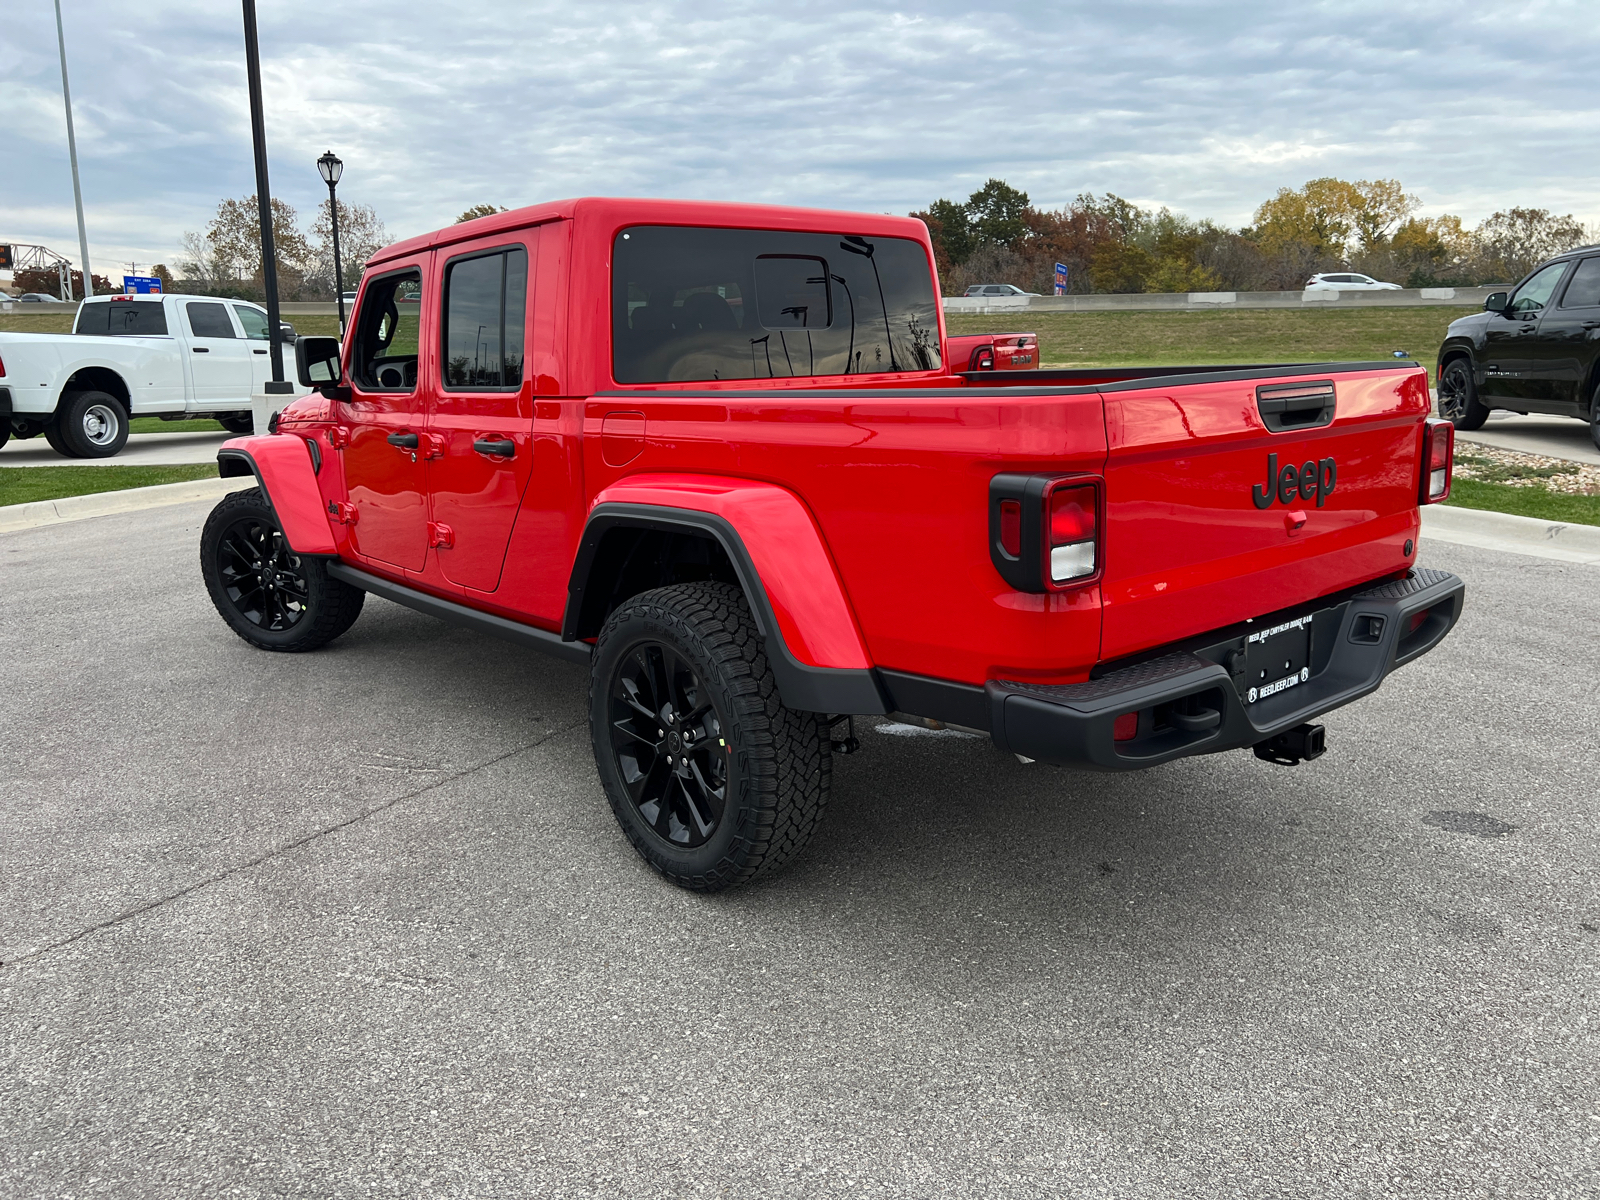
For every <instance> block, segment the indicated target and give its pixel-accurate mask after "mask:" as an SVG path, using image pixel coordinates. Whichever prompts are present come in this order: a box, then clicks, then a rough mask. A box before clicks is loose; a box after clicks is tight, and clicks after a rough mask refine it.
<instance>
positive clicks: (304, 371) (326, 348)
mask: <svg viewBox="0 0 1600 1200" xmlns="http://www.w3.org/2000/svg"><path fill="white" fill-rule="evenodd" d="M294 368H295V374H296V376H298V377H299V380H300V382H301V384H302V385H303V386H305V387H308V388H325V387H337V386H338V383H339V375H340V369H339V339H338V338H331V337H303V338H300V339H299V340H298V341H296V342H295V344H294Z"/></svg>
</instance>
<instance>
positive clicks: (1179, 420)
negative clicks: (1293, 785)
mask: <svg viewBox="0 0 1600 1200" xmlns="http://www.w3.org/2000/svg"><path fill="white" fill-rule="evenodd" d="M360 291H361V295H360V298H359V299H358V301H357V304H356V310H355V314H354V317H353V319H352V321H351V324H350V331H349V333H348V334H347V335H346V337H345V339H344V341H343V343H342V344H341V342H340V341H339V340H338V339H335V338H331V337H304V338H301V339H300V342H299V344H298V345H297V347H296V363H297V371H298V375H299V379H300V381H301V383H302V384H303V385H305V386H308V387H315V388H316V389H317V392H318V394H317V395H313V396H306V397H304V398H302V399H299V400H296V401H295V402H293V403H292V404H290V405H289V406H288V407H287V408H285V409H284V410H283V412H282V413H281V414H280V416H279V419H278V421H277V423H276V426H275V431H274V432H273V433H269V434H262V435H258V436H254V437H244V438H235V439H232V440H230V441H228V442H226V443H224V445H223V447H222V449H221V451H220V453H219V456H218V457H219V462H220V468H221V472H222V474H223V475H253V476H254V477H255V479H256V481H257V485H258V486H256V487H254V488H248V489H245V490H242V491H239V492H237V493H234V494H233V495H232V496H230V497H229V498H227V499H225V500H223V501H222V502H221V503H220V504H219V505H218V506H217V507H216V508H215V510H213V512H212V513H211V516H210V517H209V518H208V520H207V521H206V523H205V527H204V530H203V531H202V534H201V539H200V568H201V571H202V574H203V577H204V580H205V584H206V587H207V589H208V590H209V592H210V595H211V598H212V600H213V602H214V603H215V605H216V608H217V611H218V613H219V614H220V615H221V617H222V619H223V621H225V622H226V623H227V625H228V626H229V627H230V628H231V629H232V630H233V631H234V632H235V633H236V634H238V636H239V637H241V638H242V639H244V640H245V641H246V642H248V643H249V644H251V645H253V646H257V647H259V648H261V649H264V650H277V651H304V650H312V649H314V648H316V647H318V646H321V645H324V644H326V643H327V642H329V641H331V640H332V639H334V638H336V637H338V636H339V635H340V634H341V633H343V632H344V631H345V630H347V629H349V628H350V626H351V624H352V623H353V622H354V621H355V620H356V618H357V616H358V614H359V613H360V611H361V606H362V603H363V601H364V599H365V596H366V594H367V593H369V592H370V593H373V594H375V595H378V596H382V597H386V598H388V599H390V600H394V601H397V602H399V603H401V604H406V605H410V606H411V607H413V608H416V609H419V610H421V611H423V612H427V613H431V614H433V615H435V616H439V617H442V618H444V619H446V620H450V621H454V622H458V623H461V624H464V625H467V626H470V627H473V628H476V629H479V630H481V631H484V632H489V633H493V634H496V635H498V636H501V637H506V638H509V639H511V640H513V641H516V642H518V643H520V644H522V645H525V646H529V647H534V648H538V649H541V650H545V651H548V652H550V653H552V654H555V655H558V656H560V657H562V658H566V659H569V660H572V661H576V662H580V663H583V664H585V665H586V666H587V669H588V671H589V676H590V691H589V696H590V701H589V728H590V737H591V741H592V744H593V748H594V753H595V761H596V764H597V767H598V771H599V779H600V782H601V785H602V787H603V789H604V792H605V795H606V797H607V798H608V799H609V801H610V805H611V808H612V811H613V813H614V814H615V816H616V818H617V820H618V822H619V824H620V825H621V827H622V829H623V831H624V833H625V834H626V836H627V838H628V839H629V840H630V841H631V843H632V844H633V846H634V847H635V848H636V849H637V850H638V852H639V853H640V854H641V856H643V858H644V859H645V860H646V861H647V862H648V863H650V865H651V866H653V867H654V868H655V869H656V870H657V871H659V872H661V873H662V874H663V875H665V876H666V877H668V878H669V879H671V880H672V881H673V882H675V883H677V884H680V885H682V886H684V887H688V888H693V889H696V890H701V891H714V890H716V889H719V888H722V887H726V886H728V885H730V884H736V883H741V882H744V881H746V880H749V879H751V878H753V877H755V876H756V875H758V874H760V873H762V872H766V871H771V870H772V869H774V868H776V867H777V866H779V865H781V864H782V863H783V862H785V861H786V860H789V859H791V858H792V857H793V856H794V855H796V854H797V853H798V852H799V851H800V849H801V848H802V847H803V846H804V845H805V843H806V841H807V840H808V839H809V838H810V837H811V835H812V833H813V831H814V830H815V829H816V827H817V824H818V822H819V821H820V819H821V817H822V813H823V809H824V807H825V806H826V803H827V799H828V789H829V780H830V778H831V772H832V759H833V755H834V754H836V753H848V752H850V751H851V750H852V749H853V748H854V739H853V738H852V736H851V734H850V731H849V725H848V721H849V719H851V718H852V717H853V716H854V715H872V716H882V715H886V714H892V715H893V719H895V720H898V721H905V722H912V723H916V724H922V725H927V726H930V727H933V728H945V727H950V726H954V727H959V728H963V729H968V730H977V731H981V732H984V733H987V734H988V735H989V736H990V737H991V738H992V739H993V741H994V743H995V744H996V745H997V746H998V747H999V749H1000V750H1002V751H1005V752H1007V753H1013V754H1016V755H1018V756H1020V757H1022V758H1023V759H1024V760H1035V759H1043V760H1046V761H1049V762H1055V763H1066V764H1072V765H1076V766H1080V767H1093V768H1099V769H1103V770H1132V769H1137V768H1143V767H1150V766H1154V765H1156V764H1159V763H1165V762H1170V761H1172V760H1174V759H1177V758H1181V757H1185V756H1190V755H1199V754H1209V753H1212V752H1215V751H1221V750H1228V749H1236V748H1252V749H1253V751H1254V753H1255V754H1256V755H1257V757H1259V758H1263V759H1267V760H1270V761H1273V762H1280V763H1294V762H1299V761H1301V760H1303V759H1306V758H1310V757H1314V756H1316V755H1317V754H1319V753H1321V751H1322V748H1323V747H1322V742H1323V731H1322V727H1321V726H1319V725H1316V724H1314V723H1313V721H1314V719H1315V718H1316V717H1317V716H1318V715H1319V714H1321V713H1325V712H1328V711H1329V710H1331V709H1334V708H1337V707H1339V706H1340V705H1343V704H1347V703H1349V702H1350V701H1352V700H1355V699H1356V698H1358V697H1360V696H1363V695H1366V694H1367V693H1369V692H1371V691H1373V690H1374V689H1375V688H1377V687H1378V686H1379V685H1380V684H1381V683H1382V681H1383V679H1384V678H1385V676H1386V675H1387V674H1388V673H1389V672H1390V671H1392V670H1394V669H1395V668H1397V667H1399V666H1401V665H1403V664H1405V663H1408V662H1411V661H1413V660H1414V659H1416V658H1417V657H1419V656H1420V655H1422V654H1425V653H1426V652H1427V651H1429V650H1430V649H1432V648H1433V647H1434V646H1436V645H1437V644H1438V643H1439V641H1440V640H1441V639H1442V638H1443V637H1444V636H1445V635H1446V634H1447V633H1448V632H1449V630H1450V629H1451V627H1452V626H1453V625H1454V623H1455V621H1456V619H1457V617H1458V616H1459V614H1460V611H1461V604H1462V595H1463V587H1462V583H1461V581H1460V580H1459V579H1457V578H1456V577H1455V576H1453V575H1450V574H1447V573H1446V572H1443V571H1438V570H1432V569H1418V568H1417V567H1416V551H1417V547H1416V540H1417V538H1418V536H1419V535H1420V529H1421V520H1420V512H1419V504H1424V503H1434V502H1437V501H1439V500H1442V499H1444V498H1445V497H1446V496H1448V494H1449V489H1450V448H1451V437H1452V433H1453V431H1452V429H1451V426H1450V424H1449V422H1447V421H1441V420H1435V419H1432V418H1430V416H1429V411H1428V410H1429V400H1428V389H1427V374H1426V372H1425V371H1424V370H1423V369H1422V368H1420V367H1418V366H1416V365H1415V364H1411V363H1400V362H1396V361H1394V360H1392V359H1390V360H1384V361H1381V362H1368V363H1338V364H1329V363H1311V364H1306V365H1299V366H1280V367H1270V368H1267V367H1259V366H1257V367H1240V368H1227V367H1216V366H1204V367H1154V368H1152V367H1142V368H1141V367H1125V368H1116V367H1107V368H1096V369H1093V370H1076V371H1074V370H1050V371H1009V372H1007V371H994V372H979V373H974V374H972V375H965V374H958V373H955V370H959V369H960V368H961V367H963V366H964V365H965V364H961V363H952V362H951V361H950V359H949V357H948V349H949V345H950V343H949V341H948V339H947V336H946V331H945V325H944V321H943V317H942V314H941V312H940V305H939V303H938V290H937V282H936V277H935V275H934V272H933V249H932V246H931V244H930V242H929V238H928V232H927V228H926V227H925V226H924V225H923V224H922V222H921V221H917V220H912V219H910V218H906V217H889V216H873V215H865V214H859V213H826V212H819V211H815V210H807V209H774V208H768V207H765V206H749V207H746V206H741V205H735V204H707V203H692V202H685V201H650V200H566V201H559V202H554V203H549V204H542V205H537V206H535V207H532V208H525V209H520V210H517V211H514V212H506V213H499V214H496V215H494V216H489V217H484V218H481V219H479V220H477V221H474V222H471V223H470V224H469V225H465V226H461V225H458V226H454V227H450V228H446V229H443V230H440V231H438V232H436V233H431V234H426V235H423V236H420V237H415V238H412V239H410V240H409V241H404V242H399V243H397V244H395V245H393V246H390V247H388V248H387V249H385V250H382V251H380V252H379V253H378V254H376V255H375V256H373V258H372V260H371V261H370V262H369V264H368V265H367V269H366V274H365V277H364V279H363V282H362V285H361V289H360ZM402 292H403V293H406V294H411V295H416V294H419V292H420V296H421V303H419V304H416V305H409V304H408V305H405V306H399V305H397V304H395V302H394V300H395V297H396V296H397V295H398V294H401V293H402ZM953 368H954V369H955V370H953ZM337 666H338V664H337V663H333V662H330V663H329V664H328V672H329V673H328V680H329V682H330V685H331V686H337V684H336V676H337V674H338V671H337ZM370 700H371V698H370V697H365V696H364V697H362V699H361V703H362V704H363V705H368V704H370ZM335 709H337V706H335ZM485 711H487V709H486V710H485ZM1019 836H1021V832H1020V831H1019Z"/></svg>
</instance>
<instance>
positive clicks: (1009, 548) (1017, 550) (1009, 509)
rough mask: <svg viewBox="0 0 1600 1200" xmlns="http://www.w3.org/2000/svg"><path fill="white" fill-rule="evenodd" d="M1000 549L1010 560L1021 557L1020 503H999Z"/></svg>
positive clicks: (1017, 501) (1014, 501)
mask: <svg viewBox="0 0 1600 1200" xmlns="http://www.w3.org/2000/svg"><path fill="white" fill-rule="evenodd" d="M1000 548H1001V549H1002V550H1004V551H1005V552H1006V553H1007V554H1009V555H1011V557H1012V558H1020V557H1021V555H1022V502H1021V501H1020V500H1002V501H1000Z"/></svg>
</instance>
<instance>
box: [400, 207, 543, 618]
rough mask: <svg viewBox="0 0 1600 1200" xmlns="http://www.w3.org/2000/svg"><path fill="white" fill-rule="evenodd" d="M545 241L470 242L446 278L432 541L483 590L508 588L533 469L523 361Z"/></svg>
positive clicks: (433, 383) (436, 369)
mask: <svg viewBox="0 0 1600 1200" xmlns="http://www.w3.org/2000/svg"><path fill="white" fill-rule="evenodd" d="M528 232H530V233H535V234H536V232H537V231H528ZM513 236H517V235H513ZM537 244H538V242H537V238H536V236H535V237H534V238H530V239H529V242H526V243H525V242H523V241H521V240H516V241H508V240H507V239H506V238H505V237H504V236H502V237H500V238H498V239H492V240H489V241H487V242H485V243H483V244H470V245H467V246H464V247H461V248H460V249H459V250H458V251H457V252H456V253H454V254H452V255H451V256H450V257H449V258H448V259H447V260H445V261H444V263H443V269H442V271H441V273H440V280H439V286H440V291H439V297H440V299H439V307H440V318H439V329H440V336H441V337H442V339H443V340H442V351H441V354H440V357H439V360H438V362H437V363H436V364H435V365H434V366H433V367H432V368H430V370H429V372H428V383H429V387H428V391H429V393H430V396H431V400H430V405H429V415H428V433H427V439H426V441H427V444H428V454H429V456H430V457H429V460H428V477H427V487H428V497H429V503H430V505H431V508H432V513H433V521H434V523H435V525H436V526H442V527H443V528H442V529H437V528H436V529H435V537H434V540H435V543H436V544H437V545H439V565H440V568H441V569H442V570H443V572H444V575H445V578H447V579H449V580H450V581H451V582H452V583H457V584H460V585H462V586H463V587H469V588H473V589H475V590H477V591H483V592H492V591H494V590H495V589H496V588H497V587H498V586H499V585H500V568H501V564H502V563H504V561H505V556H506V545H507V543H508V542H509V541H510V540H511V527H512V525H513V523H514V522H515V521H516V516H517V506H518V504H519V503H520V502H521V499H522V491H523V488H525V487H526V486H527V483H528V475H529V472H530V471H531V469H532V465H533V446H532V434H533V385H532V381H531V378H530V376H529V373H528V372H527V371H525V370H524V369H523V365H524V361H525V354H524V347H525V346H526V344H527V340H528V339H527V326H528V309H529V305H528V280H529V279H530V278H531V274H530V271H529V260H530V258H531V257H532V255H531V254H530V248H531V247H536V246H537Z"/></svg>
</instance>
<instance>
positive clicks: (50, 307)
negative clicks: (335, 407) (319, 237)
mask: <svg viewBox="0 0 1600 1200" xmlns="http://www.w3.org/2000/svg"><path fill="white" fill-rule="evenodd" d="M176 294H178V295H182V294H183V293H176ZM200 299H202V300H226V299H228V297H226V296H202V297H200ZM79 303H80V302H79V301H77V300H74V301H73V302H72V303H71V304H44V303H39V304H16V303H10V304H8V303H7V302H6V301H5V300H0V312H3V313H8V314H12V313H31V312H32V313H75V312H77V311H78V304H79ZM247 303H250V304H261V301H259V300H250V301H247ZM261 307H263V308H265V307H266V305H264V304H262V305H261ZM345 310H346V311H347V312H348V311H349V305H346V306H345ZM278 311H279V313H280V314H281V315H283V316H285V317H295V316H299V317H336V316H338V315H339V306H338V304H336V303H335V302H334V301H332V300H323V301H317V302H314V303H301V302H294V303H290V302H285V303H283V304H280V305H278Z"/></svg>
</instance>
